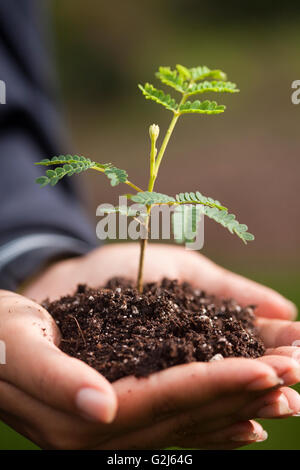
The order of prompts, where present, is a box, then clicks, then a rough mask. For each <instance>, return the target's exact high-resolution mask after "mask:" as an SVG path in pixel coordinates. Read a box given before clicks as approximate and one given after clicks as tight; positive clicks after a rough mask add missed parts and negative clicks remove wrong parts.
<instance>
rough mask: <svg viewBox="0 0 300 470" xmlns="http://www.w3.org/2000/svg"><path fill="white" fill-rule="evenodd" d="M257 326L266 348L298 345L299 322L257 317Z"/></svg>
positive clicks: (299, 339)
mask: <svg viewBox="0 0 300 470" xmlns="http://www.w3.org/2000/svg"><path fill="white" fill-rule="evenodd" d="M257 326H258V329H259V332H260V335H261V336H262V338H263V341H264V344H265V346H266V347H267V348H277V347H279V346H297V345H300V322H290V321H284V320H269V319H267V318H258V319H257Z"/></svg>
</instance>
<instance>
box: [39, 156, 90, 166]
mask: <svg viewBox="0 0 300 470" xmlns="http://www.w3.org/2000/svg"><path fill="white" fill-rule="evenodd" d="M78 162H81V163H84V164H85V165H89V166H93V165H98V163H97V164H96V163H95V162H92V160H91V159H90V158H86V157H83V156H78V155H59V156H58V157H52V158H51V159H49V158H45V159H44V160H41V161H40V162H36V163H35V165H43V166H50V165H63V164H64V163H78Z"/></svg>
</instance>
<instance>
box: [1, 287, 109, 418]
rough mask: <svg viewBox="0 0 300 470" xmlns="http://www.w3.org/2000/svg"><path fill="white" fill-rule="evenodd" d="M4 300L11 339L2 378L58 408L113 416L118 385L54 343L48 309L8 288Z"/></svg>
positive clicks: (5, 326) (3, 333)
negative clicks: (10, 291)
mask: <svg viewBox="0 0 300 470" xmlns="http://www.w3.org/2000/svg"><path fill="white" fill-rule="evenodd" d="M0 302H1V313H2V312H3V315H2V314H1V315H0V317H1V321H2V328H1V336H2V339H3V340H4V341H5V344H6V365H4V366H3V367H1V368H0V379H2V380H5V381H7V382H10V383H12V384H15V385H16V386H17V387H18V388H20V389H22V390H24V391H25V392H26V393H28V394H30V395H32V396H33V397H36V398H37V399H38V400H40V401H43V402H45V403H47V404H49V405H50V406H53V407H55V408H58V409H61V410H65V411H69V412H72V413H78V414H81V415H85V416H88V417H89V418H93V419H95V420H100V421H103V422H111V421H112V420H113V419H114V417H115V414H116V409H117V399H116V395H115V392H114V390H113V388H112V386H111V385H110V383H109V382H108V381H107V380H106V379H105V378H104V377H103V376H101V375H100V374H99V373H98V372H96V370H94V369H92V368H90V367H89V366H87V365H86V364H85V363H83V362H82V361H80V360H78V359H74V358H71V357H70V356H67V355H66V354H64V353H63V352H62V351H60V350H59V349H58V348H57V347H56V346H55V345H54V344H53V341H54V340H55V338H54V335H53V331H54V328H53V322H52V321H51V317H50V316H49V314H48V313H47V312H46V310H45V309H43V308H42V307H40V306H38V305H37V304H35V303H34V302H31V301H29V300H27V299H25V298H24V297H22V296H19V295H16V294H12V293H7V292H4V291H0ZM5 318H6V320H5Z"/></svg>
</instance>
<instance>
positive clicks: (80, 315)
mask: <svg viewBox="0 0 300 470" xmlns="http://www.w3.org/2000/svg"><path fill="white" fill-rule="evenodd" d="M43 306H44V307H45V308H46V309H47V310H48V311H49V312H50V314H51V315H52V316H53V317H54V319H55V321H56V323H57V325H58V327H59V328H60V331H61V334H62V341H61V344H60V348H61V349H62V351H64V352H65V353H67V354H69V355H70V356H73V357H76V358H78V359H81V360H82V361H84V362H86V363H87V364H89V365H90V366H92V367H94V368H95V369H96V370H97V371H99V372H100V373H101V374H103V375H104V376H105V377H106V378H107V379H108V380H109V381H110V382H113V381H115V380H117V379H119V378H121V377H124V376H127V375H135V376H137V377H141V376H147V375H149V374H150V373H152V372H155V371H159V370H162V369H166V368H167V367H171V366H175V365H178V364H185V363H188V362H194V361H210V360H217V359H222V357H223V358H225V357H234V356H243V357H248V358H255V357H258V356H262V355H263V354H264V352H265V348H264V345H263V342H262V340H261V339H260V337H259V335H258V332H257V329H256V327H255V326H254V320H255V315H254V313H253V310H254V307H253V306H248V307H246V308H241V307H240V306H239V305H238V304H237V303H236V302H235V301H234V300H222V301H220V300H217V299H215V298H214V297H212V296H208V295H206V294H205V292H203V291H201V290H198V289H194V288H193V287H191V286H190V285H189V284H187V283H182V284H179V283H178V282H177V281H170V280H168V279H164V280H163V281H162V282H161V283H159V284H157V283H150V284H146V285H145V289H144V293H143V294H140V293H139V292H138V291H137V290H136V289H135V288H134V287H133V285H132V283H131V282H130V281H128V280H125V279H118V278H115V279H112V280H110V281H109V282H108V284H107V286H106V287H105V288H99V289H90V288H88V287H87V286H85V285H79V286H78V288H77V292H76V293H75V294H74V295H73V296H67V297H62V298H61V299H60V300H56V301H54V302H48V301H45V302H44V304H43ZM220 355H222V356H220Z"/></svg>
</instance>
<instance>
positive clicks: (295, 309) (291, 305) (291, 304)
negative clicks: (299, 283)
mask: <svg viewBox="0 0 300 470" xmlns="http://www.w3.org/2000/svg"><path fill="white" fill-rule="evenodd" d="M287 303H288V306H289V309H290V311H291V312H292V316H293V320H296V318H297V317H298V307H297V305H295V304H294V302H291V301H290V300H288V301H287Z"/></svg>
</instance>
